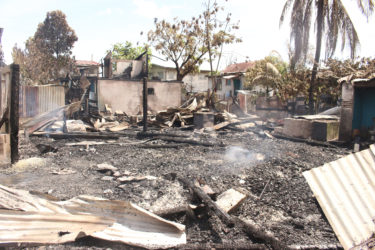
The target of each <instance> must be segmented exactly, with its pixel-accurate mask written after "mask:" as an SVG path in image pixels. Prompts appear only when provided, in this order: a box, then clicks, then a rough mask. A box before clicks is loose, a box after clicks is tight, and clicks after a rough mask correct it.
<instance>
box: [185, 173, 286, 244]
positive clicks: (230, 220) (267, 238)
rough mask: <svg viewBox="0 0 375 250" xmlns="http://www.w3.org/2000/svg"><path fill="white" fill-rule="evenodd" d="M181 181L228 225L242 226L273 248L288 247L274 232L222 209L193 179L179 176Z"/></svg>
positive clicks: (250, 234)
mask: <svg viewBox="0 0 375 250" xmlns="http://www.w3.org/2000/svg"><path fill="white" fill-rule="evenodd" d="M178 180H179V181H180V182H182V183H183V184H185V185H186V186H188V187H189V188H190V189H191V190H193V192H194V193H195V194H196V195H197V196H198V197H199V198H200V199H201V200H202V201H203V202H204V203H205V204H207V206H208V207H209V208H210V209H211V210H212V211H214V212H215V213H216V214H217V216H218V217H219V218H220V219H221V220H222V221H223V222H224V223H225V224H226V225H228V226H230V227H232V226H236V227H239V228H241V229H242V230H243V231H244V232H246V233H247V234H248V235H249V236H250V237H252V238H255V239H258V240H262V241H263V242H264V243H266V244H268V245H270V246H272V248H273V249H287V247H286V246H285V245H284V244H282V243H281V242H280V241H279V240H278V239H276V238H275V237H274V236H273V235H272V234H270V233H267V232H265V231H263V230H261V229H260V228H258V227H257V226H255V225H254V224H251V223H250V222H245V221H243V220H241V219H240V218H237V217H235V216H233V217H232V216H230V215H229V214H228V213H226V212H225V211H224V210H222V209H221V208H220V207H219V206H217V204H216V203H215V202H214V201H213V200H212V199H211V198H210V197H209V196H208V195H207V194H206V193H205V192H204V191H203V190H202V189H201V188H200V187H197V186H196V185H194V184H193V183H192V182H191V181H189V180H187V179H186V178H180V177H179V178H178Z"/></svg>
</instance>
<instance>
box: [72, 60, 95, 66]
mask: <svg viewBox="0 0 375 250" xmlns="http://www.w3.org/2000/svg"><path fill="white" fill-rule="evenodd" d="M76 65H80V66H99V65H100V63H98V62H95V61H86V60H76Z"/></svg>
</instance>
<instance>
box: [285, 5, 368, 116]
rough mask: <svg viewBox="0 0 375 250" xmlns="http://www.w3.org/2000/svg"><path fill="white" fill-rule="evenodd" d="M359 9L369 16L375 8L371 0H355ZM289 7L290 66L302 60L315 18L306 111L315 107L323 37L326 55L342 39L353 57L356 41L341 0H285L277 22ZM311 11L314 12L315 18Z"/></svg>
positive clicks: (304, 57)
mask: <svg viewBox="0 0 375 250" xmlns="http://www.w3.org/2000/svg"><path fill="white" fill-rule="evenodd" d="M357 3H358V6H359V9H360V10H361V12H362V13H363V14H364V15H365V16H366V17H368V16H369V15H371V14H372V12H373V10H374V1H373V0H357ZM290 9H291V11H290V28H291V33H290V40H291V44H292V49H293V52H294V53H293V56H292V58H291V68H292V69H295V67H296V65H297V64H298V63H302V64H304V62H305V60H306V54H307V51H308V47H309V36H310V32H311V31H310V28H311V24H312V22H313V21H316V49H315V58H314V63H313V68H312V73H311V79H310V86H309V111H310V113H311V114H312V113H313V110H314V103H313V93H314V88H315V86H314V85H315V80H316V75H317V72H318V66H319V61H320V54H321V48H322V41H323V38H324V40H325V53H326V58H328V57H330V56H332V55H333V54H334V52H335V51H336V47H337V41H338V40H339V39H341V42H342V43H341V44H342V49H344V47H345V46H346V45H348V46H349V48H350V50H351V56H352V58H354V56H355V52H356V49H357V48H358V45H359V39H358V35H357V31H356V30H355V27H354V25H353V23H352V21H351V19H350V17H349V15H348V13H347V11H346V9H345V7H344V5H343V4H342V1H341V0H287V1H286V2H285V5H284V8H283V11H282V14H281V17H280V24H282V23H283V21H284V19H285V16H286V15H287V14H288V12H289V10H290ZM314 14H315V15H316V16H315V18H314Z"/></svg>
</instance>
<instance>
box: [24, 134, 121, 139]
mask: <svg viewBox="0 0 375 250" xmlns="http://www.w3.org/2000/svg"><path fill="white" fill-rule="evenodd" d="M30 136H37V137H49V138H53V139H104V140H116V139H118V138H119V137H118V136H117V135H110V134H95V133H63V134H49V133H43V134H32V135H30Z"/></svg>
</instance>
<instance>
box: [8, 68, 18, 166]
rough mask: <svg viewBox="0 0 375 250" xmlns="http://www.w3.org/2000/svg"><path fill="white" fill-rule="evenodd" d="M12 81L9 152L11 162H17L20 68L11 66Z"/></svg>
mask: <svg viewBox="0 0 375 250" xmlns="http://www.w3.org/2000/svg"><path fill="white" fill-rule="evenodd" d="M11 69H12V79H11V87H10V112H9V115H10V117H9V122H10V150H11V154H10V157H11V162H12V163H14V162H16V161H17V160H18V158H19V155H18V130H19V84H20V66H19V65H17V64H12V66H11Z"/></svg>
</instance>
